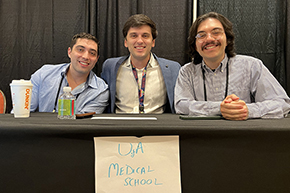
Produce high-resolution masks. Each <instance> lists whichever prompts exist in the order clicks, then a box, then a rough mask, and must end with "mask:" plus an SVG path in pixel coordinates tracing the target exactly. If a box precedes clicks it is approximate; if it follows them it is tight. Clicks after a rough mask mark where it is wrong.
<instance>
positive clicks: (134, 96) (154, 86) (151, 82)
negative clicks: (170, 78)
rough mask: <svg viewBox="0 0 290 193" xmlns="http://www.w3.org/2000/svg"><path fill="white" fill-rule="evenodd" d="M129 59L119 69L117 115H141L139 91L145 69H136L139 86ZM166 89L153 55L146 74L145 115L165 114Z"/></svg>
mask: <svg viewBox="0 0 290 193" xmlns="http://www.w3.org/2000/svg"><path fill="white" fill-rule="evenodd" d="M130 61H131V58H130V57H129V58H128V59H127V60H126V61H125V62H124V63H123V64H122V65H121V66H120V68H119V70H118V73H117V82H116V113H139V96H138V89H139V88H141V81H142V72H143V69H136V70H137V74H138V84H139V87H138V85H137V82H136V79H135V77H134V74H133V72H132V66H131V62H130ZM166 100H167V97H166V87H165V83H164V79H163V76H162V72H161V69H160V66H159V64H158V62H157V60H156V59H155V58H154V56H153V55H152V54H151V57H150V60H149V63H148V67H147V74H146V83H145V96H144V113H163V112H164V109H165V104H166V102H167V101H166Z"/></svg>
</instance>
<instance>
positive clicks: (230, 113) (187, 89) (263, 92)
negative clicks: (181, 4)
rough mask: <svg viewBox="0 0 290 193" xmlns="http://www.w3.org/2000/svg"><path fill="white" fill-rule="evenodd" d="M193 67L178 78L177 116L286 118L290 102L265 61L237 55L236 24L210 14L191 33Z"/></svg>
mask: <svg viewBox="0 0 290 193" xmlns="http://www.w3.org/2000/svg"><path fill="white" fill-rule="evenodd" d="M188 41H189V46H190V55H191V57H192V60H193V61H192V62H191V63H188V64H186V65H184V66H183V67H182V68H181V69H180V72H179V75H178V78H177V82H176V87H175V109H176V112H177V113H180V114H187V115H192V116H212V115H222V116H223V117H224V118H225V119H229V120H246V119H248V118H283V117H284V116H286V115H287V114H288V112H289V110H290V99H289V97H288V96H287V94H286V92H285V91H284V89H283V88H282V86H281V85H280V84H279V83H278V81H277V80H276V79H275V78H274V77H273V75H272V74H271V73H270V72H269V70H268V69H267V68H266V67H265V66H264V65H263V63H262V61H261V60H259V59H257V58H253V57H250V56H243V55H236V54H235V51H234V33H233V29H232V23H231V22H230V21H229V20H228V19H227V18H225V17H224V16H222V15H221V14H218V13H214V12H211V13H208V14H205V15H202V16H200V17H199V18H197V19H196V20H195V22H194V23H193V24H192V26H191V28H190V33H189V38H188Z"/></svg>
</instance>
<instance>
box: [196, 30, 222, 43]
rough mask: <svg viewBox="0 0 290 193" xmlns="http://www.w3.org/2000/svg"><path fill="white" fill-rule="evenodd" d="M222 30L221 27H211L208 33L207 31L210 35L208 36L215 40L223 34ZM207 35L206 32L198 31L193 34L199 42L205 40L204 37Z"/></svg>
mask: <svg viewBox="0 0 290 193" xmlns="http://www.w3.org/2000/svg"><path fill="white" fill-rule="evenodd" d="M223 33H224V32H223V30H222V29H213V30H212V31H211V32H210V33H209V35H210V37H212V38H213V39H215V40H219V39H220V38H221V37H222V35H223ZM207 37H208V34H207V33H206V32H199V33H198V34H197V35H196V36H195V38H196V39H197V41H198V42H199V43H203V42H204V41H205V40H206V38H207Z"/></svg>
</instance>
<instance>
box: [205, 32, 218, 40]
mask: <svg viewBox="0 0 290 193" xmlns="http://www.w3.org/2000/svg"><path fill="white" fill-rule="evenodd" d="M205 39H206V40H208V39H213V40H216V39H215V38H214V37H212V36H211V33H208V34H206V37H205Z"/></svg>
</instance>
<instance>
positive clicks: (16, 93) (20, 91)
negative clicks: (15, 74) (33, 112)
mask: <svg viewBox="0 0 290 193" xmlns="http://www.w3.org/2000/svg"><path fill="white" fill-rule="evenodd" d="M32 86H33V85H32V83H31V81H30V80H23V79H20V80H12V83H10V89H11V97H12V105H13V113H14V117H15V118H27V117H29V115H30V101H31V95H32Z"/></svg>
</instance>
